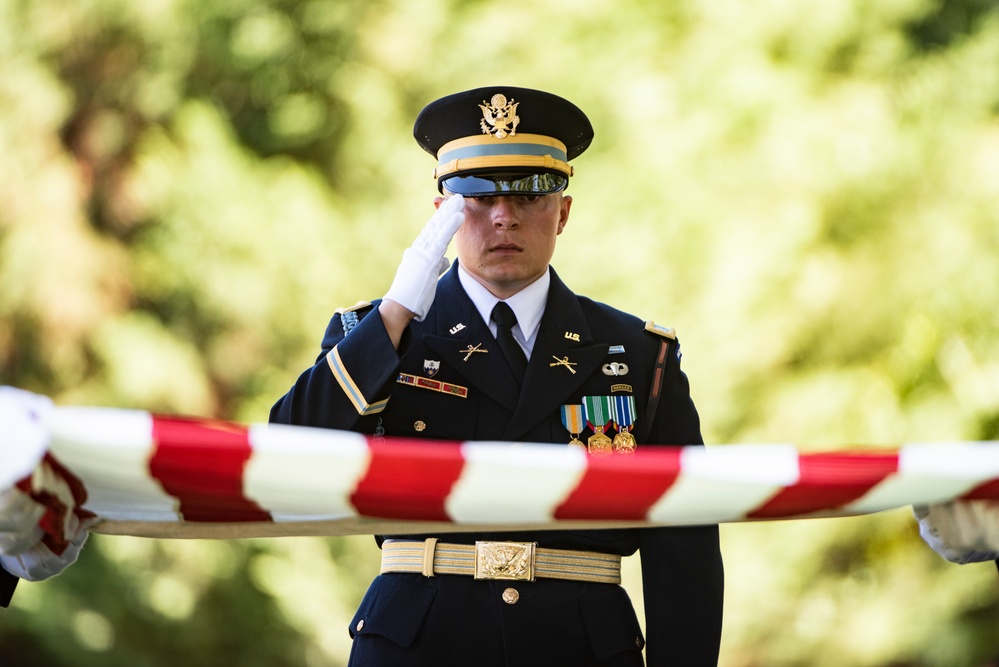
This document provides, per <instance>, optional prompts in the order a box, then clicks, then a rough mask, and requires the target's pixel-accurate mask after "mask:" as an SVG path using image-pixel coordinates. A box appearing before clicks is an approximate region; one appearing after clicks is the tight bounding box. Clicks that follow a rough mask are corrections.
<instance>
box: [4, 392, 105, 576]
mask: <svg viewBox="0 0 999 667" xmlns="http://www.w3.org/2000/svg"><path fill="white" fill-rule="evenodd" d="M51 410H52V401H50V400H49V399H48V398H46V397H44V396H38V395H36V394H31V393H29V392H26V391H21V390H20V389H14V388H13V387H0V566H2V567H3V569H5V570H7V571H8V572H10V573H11V574H15V575H17V576H19V577H22V578H25V579H32V580H37V579H45V578H48V577H51V576H52V575H54V574H58V573H59V572H61V571H62V570H64V569H65V568H66V567H68V566H69V565H71V564H72V563H73V562H74V561H76V557H77V555H78V554H79V553H80V549H81V548H82V547H83V543H84V542H85V541H86V539H87V535H88V531H87V527H88V526H89V525H90V524H91V523H92V516H93V515H92V514H90V513H89V512H87V511H86V510H82V509H80V505H82V504H83V502H84V500H85V498H86V493H85V492H84V490H83V486H82V485H81V484H80V483H79V481H78V480H77V479H76V478H75V477H73V476H72V474H71V473H70V472H69V471H68V470H66V469H64V468H63V467H62V466H61V465H59V463H58V462H57V461H56V460H55V459H54V458H52V457H51V456H50V455H48V454H47V450H48V444H49V433H48V429H47V428H46V426H45V419H46V415H48V413H49V412H50V411H51Z"/></svg>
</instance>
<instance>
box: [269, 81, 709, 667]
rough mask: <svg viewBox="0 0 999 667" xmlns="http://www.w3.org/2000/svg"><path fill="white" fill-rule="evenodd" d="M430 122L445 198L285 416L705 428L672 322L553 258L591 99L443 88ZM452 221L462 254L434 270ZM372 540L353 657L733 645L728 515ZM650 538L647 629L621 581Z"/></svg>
mask: <svg viewBox="0 0 999 667" xmlns="http://www.w3.org/2000/svg"><path fill="white" fill-rule="evenodd" d="M414 135H415V137H416V140H417V142H418V143H419V144H420V146H421V147H422V148H423V149H424V150H426V151H427V152H429V153H430V154H431V155H433V156H434V157H435V158H436V159H437V169H436V171H435V176H436V179H437V187H438V190H439V192H440V194H441V195H442V196H440V197H437V198H436V199H435V200H434V203H435V206H436V207H437V211H436V213H435V214H434V215H433V217H432V218H431V219H430V220H429V222H428V223H427V225H426V227H425V228H424V230H423V232H422V233H421V234H420V236H419V238H417V240H416V242H415V243H414V244H413V246H412V247H411V248H409V249H408V250H406V251H405V253H404V254H403V258H402V262H401V264H400V266H399V269H398V272H397V274H396V277H395V280H394V281H393V283H392V286H391V287H390V288H389V291H388V293H386V294H385V296H384V298H382V299H381V300H378V301H375V302H373V303H370V304H362V305H359V306H355V307H353V308H350V309H347V310H339V311H337V312H336V314H334V316H333V318H332V320H331V322H330V324H329V327H328V328H327V330H326V334H325V337H324V339H323V343H322V352H321V353H320V354H319V356H318V358H317V361H316V364H315V366H313V367H312V368H310V369H308V370H306V371H305V372H304V373H303V374H302V375H301V376H300V377H299V379H298V381H297V382H296V383H295V385H294V386H293V387H292V388H291V390H290V391H289V392H288V393H287V394H286V395H285V396H284V397H283V398H281V399H280V400H279V401H278V402H277V403H276V404H275V406H274V407H273V409H272V411H271V420H272V421H274V422H280V423H288V424H298V425H307V426H319V427H326V428H335V429H343V430H353V431H358V432H363V433H369V434H375V435H386V436H404V437H410V438H433V439H438V440H440V439H444V440H505V441H519V442H537V443H558V444H562V445H569V446H575V447H585V448H586V449H587V450H588V451H589V452H590V453H591V454H592V455H594V456H627V455H629V453H631V452H633V451H634V450H635V448H636V447H638V448H646V447H659V446H671V445H688V444H700V443H701V442H702V441H701V435H700V425H699V421H698V416H697V412H696V410H695V408H694V404H693V402H692V401H691V398H690V392H689V385H688V382H687V379H686V377H685V375H684V374H683V373H682V372H681V370H680V347H679V343H678V342H677V340H676V338H675V335H674V333H673V331H672V330H671V329H668V328H665V327H661V326H657V325H655V324H653V323H652V322H651V321H649V322H646V321H643V320H640V319H638V318H636V317H634V316H632V315H629V314H626V313H624V312H621V311H619V310H616V309H614V308H611V307H610V306H607V305H605V304H602V303H597V302H595V301H592V300H590V299H588V298H586V297H582V296H578V295H576V294H574V293H573V292H572V291H570V290H569V288H568V287H566V285H565V284H564V283H563V282H562V281H561V280H560V279H559V277H558V275H557V274H556V273H555V271H554V269H552V268H551V267H550V266H549V262H550V260H551V258H552V255H553V253H554V251H555V243H556V239H557V237H558V236H559V235H560V234H561V233H562V231H563V230H564V229H565V226H566V224H567V222H568V220H569V211H570V208H571V206H572V198H571V197H570V196H568V195H566V194H565V193H564V191H565V189H566V186H567V185H568V182H569V177H570V176H571V175H572V172H573V168H572V167H571V166H570V165H569V161H570V160H572V159H574V158H575V157H577V156H578V155H579V154H580V153H582V152H583V151H584V150H585V149H586V148H587V147H588V146H589V144H590V142H591V140H592V138H593V130H592V127H591V126H590V122H589V120H588V119H587V117H586V116H585V115H584V114H583V112H582V111H580V110H579V109H578V108H577V107H576V106H575V105H573V104H572V103H570V102H568V101H567V100H564V99H562V98H560V97H557V96H555V95H551V94H549V93H545V92H541V91H536V90H529V89H523V88H512V87H506V86H495V87H489V88H480V89H477V90H470V91H466V92H462V93H457V94H454V95H450V96H448V97H444V98H442V99H439V100H437V101H435V102H433V103H431V104H429V105H428V106H427V107H426V108H425V109H424V110H423V111H422V112H421V113H420V115H419V117H418V118H417V120H416V125H415V128H414ZM609 224H610V225H613V221H609ZM610 230H611V231H613V228H612V227H610ZM452 237H453V239H454V242H455V246H456V250H457V256H458V259H457V261H456V262H455V263H454V264H453V265H452V266H451V267H450V269H449V270H447V272H446V273H445V274H444V275H443V276H441V277H440V278H439V279H438V276H439V274H440V271H441V270H442V269H443V268H446V266H447V263H446V261H445V260H444V259H443V257H444V253H445V250H446V248H447V246H448V244H449V242H450V241H451V240H452ZM601 255H602V252H601V249H600V248H594V251H593V254H592V256H590V257H588V258H585V259H584V260H583V261H587V262H590V261H594V260H595V259H599V258H600V257H601ZM442 264H443V266H442ZM584 440H585V442H584ZM511 482H514V480H511ZM516 489H517V486H516V484H515V483H511V494H514V493H516V492H517V490H516ZM377 541H378V544H379V545H380V546H381V548H382V573H381V574H380V575H379V576H378V577H377V578H376V579H375V580H374V582H373V583H372V584H371V587H370V588H369V590H368V592H367V594H366V595H365V597H364V600H363V601H362V602H361V605H360V608H359V609H358V610H357V614H356V615H355V617H354V619H353V620H352V622H351V625H350V628H349V631H350V633H351V635H352V636H353V639H354V643H353V648H352V650H351V657H350V664H351V665H423V664H435V665H470V664H474V665H481V666H487V665H573V666H579V665H642V664H643V658H642V650H643V648H646V651H647V657H648V664H650V665H660V664H666V663H669V664H678V665H712V664H716V663H717V659H718V648H719V642H720V636H721V618H722V597H723V573H722V560H721V554H720V551H719V543H718V528H717V526H713V525H712V526H697V527H683V528H655V529H615V530H565V531H534V532H495V533H482V534H470V533H456V534H440V535H392V536H379V537H378V538H377ZM636 551H640V552H641V561H642V579H643V586H644V595H645V613H646V634H647V639H648V646H647V647H646V639H645V638H644V637H643V636H642V632H641V629H640V626H639V623H638V620H637V617H636V614H635V611H634V609H633V607H632V603H631V601H630V600H629V598H628V595H627V593H626V592H625V591H624V589H623V588H621V586H620V585H619V582H620V559H621V557H622V556H629V555H632V554H634V553H635V552H636ZM532 563H533V568H532V567H531V564H532Z"/></svg>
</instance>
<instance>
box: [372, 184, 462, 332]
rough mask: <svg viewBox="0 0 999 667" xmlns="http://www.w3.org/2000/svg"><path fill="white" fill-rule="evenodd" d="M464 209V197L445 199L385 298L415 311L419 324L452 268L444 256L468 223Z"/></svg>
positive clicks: (408, 253) (410, 250) (404, 256)
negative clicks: (440, 280)
mask: <svg viewBox="0 0 999 667" xmlns="http://www.w3.org/2000/svg"><path fill="white" fill-rule="evenodd" d="M464 209H465V200H464V198H463V197H462V196H461V195H453V196H451V197H448V198H447V199H445V200H444V201H443V202H441V205H440V206H439V207H437V211H436V212H435V213H434V215H433V217H432V218H430V220H428V221H427V224H426V225H425V226H424V227H423V231H422V232H420V235H419V236H418V237H417V238H416V241H414V242H413V245H412V246H411V247H409V248H408V249H406V251H405V252H404V253H402V262H401V263H400V264H399V269H398V270H397V271H396V273H395V280H393V281H392V286H391V287H389V291H388V292H387V293H386V294H385V298H386V299H390V300H392V301H395V302H396V303H398V304H399V305H400V306H403V307H404V308H406V309H407V310H410V311H412V312H413V313H414V314H415V316H416V317H415V319H416V321H417V322H422V321H423V318H425V317H426V316H427V311H429V310H430V306H431V304H433V302H434V294H435V293H436V291H437V278H438V277H440V275H441V273H443V272H444V271H446V270H447V266H448V264H447V260H446V259H444V252H445V251H446V250H447V246H448V243H450V242H451V237H452V236H454V233H455V232H456V231H458V228H459V227H461V223H462V222H464V221H465V212H464Z"/></svg>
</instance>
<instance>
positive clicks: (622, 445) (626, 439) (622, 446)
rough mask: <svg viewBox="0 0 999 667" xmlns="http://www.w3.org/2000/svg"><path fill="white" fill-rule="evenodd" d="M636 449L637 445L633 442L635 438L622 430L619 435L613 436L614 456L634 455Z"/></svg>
mask: <svg viewBox="0 0 999 667" xmlns="http://www.w3.org/2000/svg"><path fill="white" fill-rule="evenodd" d="M636 447H638V443H637V442H635V436H633V435H632V434H631V432H629V431H625V430H624V429H622V430H621V432H620V433H618V434H617V435H615V436H614V453H615V454H634V453H635V448H636Z"/></svg>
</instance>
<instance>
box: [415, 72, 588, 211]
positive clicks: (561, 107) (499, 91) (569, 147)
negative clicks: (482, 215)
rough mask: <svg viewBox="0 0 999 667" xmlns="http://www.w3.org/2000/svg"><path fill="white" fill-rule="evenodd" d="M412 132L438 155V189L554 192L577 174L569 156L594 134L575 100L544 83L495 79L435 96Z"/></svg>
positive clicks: (480, 193)
mask: <svg viewBox="0 0 999 667" xmlns="http://www.w3.org/2000/svg"><path fill="white" fill-rule="evenodd" d="M413 136H414V137H416V141H417V143H418V144H420V146H421V147H422V148H423V150H425V151H427V152H428V153H430V154H431V155H433V156H434V157H436V158H437V168H436V169H435V170H434V178H436V179H437V189H438V190H439V191H440V192H442V193H444V192H451V193H455V194H461V195H464V196H466V197H484V196H496V195H517V194H521V195H522V194H540V195H545V194H552V193H554V192H559V191H560V190H564V189H565V188H566V186H567V185H568V184H569V177H570V176H572V171H573V169H572V166H571V165H570V164H569V160H572V159H573V158H575V157H576V156H577V155H579V154H580V153H582V152H583V151H584V150H586V148H587V146H589V145H590V142H591V141H592V140H593V127H592V126H591V125H590V121H589V119H587V118H586V114H584V113H583V112H582V111H581V110H580V109H579V108H578V107H577V106H576V105H575V104H573V103H572V102H570V101H568V100H566V99H563V98H561V97H559V96H558V95H552V94H551V93H546V92H543V91H540V90H532V89H530V88H515V87H512V86H491V87H486V88H476V89H475V90H467V91H465V92H461V93H455V94H453V95H448V96H447V97H442V98H441V99H439V100H436V101H434V102H431V103H430V104H428V105H427V106H426V107H424V109H423V111H421V112H420V115H419V116H417V118H416V124H415V125H414V126H413Z"/></svg>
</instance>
